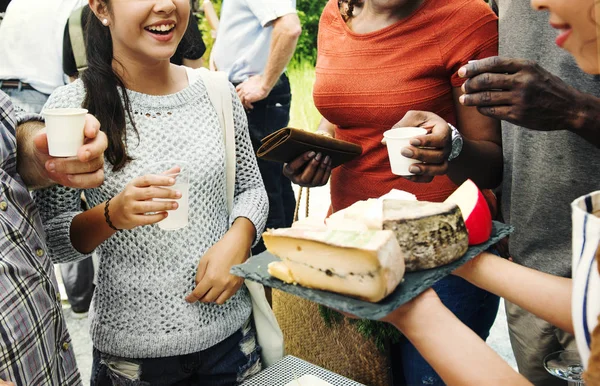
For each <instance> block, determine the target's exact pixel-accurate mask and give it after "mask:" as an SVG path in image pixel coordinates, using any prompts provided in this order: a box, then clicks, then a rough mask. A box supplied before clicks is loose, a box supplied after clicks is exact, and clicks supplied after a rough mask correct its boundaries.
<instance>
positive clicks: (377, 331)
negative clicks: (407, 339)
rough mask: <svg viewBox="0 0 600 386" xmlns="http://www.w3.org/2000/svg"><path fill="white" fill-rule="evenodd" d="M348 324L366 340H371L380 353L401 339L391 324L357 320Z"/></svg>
mask: <svg viewBox="0 0 600 386" xmlns="http://www.w3.org/2000/svg"><path fill="white" fill-rule="evenodd" d="M350 323H352V324H354V325H355V326H356V329H357V330H358V332H359V333H360V334H361V335H362V336H364V337H365V338H367V339H372V340H373V342H374V343H375V346H377V348H378V349H379V350H380V351H382V352H383V351H385V348H386V346H387V345H389V344H396V343H398V342H400V340H401V339H402V334H401V333H400V331H398V330H397V329H396V328H395V327H394V326H392V325H391V324H387V323H384V322H377V321H374V320H366V319H364V320H363V319H357V320H351V321H350Z"/></svg>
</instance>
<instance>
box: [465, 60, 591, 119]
mask: <svg viewBox="0 0 600 386" xmlns="http://www.w3.org/2000/svg"><path fill="white" fill-rule="evenodd" d="M458 75H459V76H461V77H463V78H468V79H467V81H466V82H465V83H464V84H463V86H462V90H463V92H464V93H465V95H462V96H461V97H460V99H459V100H460V103H462V104H463V105H465V106H476V107H477V109H478V110H479V112H480V113H481V114H483V115H487V116H489V117H493V118H496V119H501V120H504V121H508V122H511V123H513V124H515V125H517V126H522V127H527V128H529V129H533V130H540V131H552V130H568V129H571V128H573V127H574V125H575V124H576V122H577V119H578V118H579V114H578V112H577V110H576V106H577V103H576V102H575V101H576V100H577V99H578V98H579V96H580V94H581V93H580V92H579V91H577V90H576V89H574V88H573V87H571V86H569V85H567V84H566V83H565V82H563V81H562V80H561V79H560V78H558V77H556V76H554V75H552V74H551V73H549V72H548V71H546V70H544V69H543V68H542V67H540V66H539V65H538V64H537V63H535V62H534V61H531V60H524V59H509V58H502V57H497V56H496V57H491V58H486V59H481V60H477V61H473V62H471V63H469V64H467V65H465V66H463V67H461V68H460V69H459V70H458Z"/></svg>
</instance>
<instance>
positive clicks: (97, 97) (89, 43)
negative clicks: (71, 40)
mask: <svg viewBox="0 0 600 386" xmlns="http://www.w3.org/2000/svg"><path fill="white" fill-rule="evenodd" d="M102 2H103V3H104V6H105V7H107V10H108V9H110V8H109V0H102ZM86 32H87V33H86V38H85V39H86V42H85V45H86V50H87V63H88V68H87V69H86V70H85V71H83V74H82V76H81V80H82V81H83V84H84V87H85V91H86V96H85V99H84V101H83V107H84V108H86V109H87V110H88V111H89V113H90V114H93V115H94V116H95V117H96V119H98V121H100V129H101V130H102V131H104V133H106V136H107V137H108V148H107V149H106V151H105V152H104V156H105V158H106V159H107V160H108V162H110V163H111V164H112V165H113V171H117V170H120V169H122V168H123V167H124V166H125V165H126V164H127V162H128V161H130V160H131V159H132V158H131V157H130V156H129V155H128V154H127V144H126V142H127V129H126V125H125V123H126V118H129V121H130V122H131V124H132V125H133V130H134V132H135V133H136V134H137V129H136V127H135V121H134V119H133V114H132V112H131V105H130V102H129V97H128V95H127V92H126V89H125V84H124V83H123V80H122V79H121V77H120V76H119V75H118V74H117V73H116V72H115V70H114V69H113V59H114V58H113V44H112V37H111V34H110V29H109V28H108V27H106V26H104V25H102V23H101V22H100V20H98V18H97V17H96V15H95V14H94V13H93V12H90V13H89V16H88V21H87V31H86ZM119 88H120V89H121V90H122V97H123V99H122V100H121V93H120V92H119Z"/></svg>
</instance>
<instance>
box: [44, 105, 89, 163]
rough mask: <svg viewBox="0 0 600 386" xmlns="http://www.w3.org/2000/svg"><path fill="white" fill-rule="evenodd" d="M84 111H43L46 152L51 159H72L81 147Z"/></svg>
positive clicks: (85, 111)
mask: <svg viewBox="0 0 600 386" xmlns="http://www.w3.org/2000/svg"><path fill="white" fill-rule="evenodd" d="M87 112H88V111H87V110H86V109H45V110H44V111H42V115H43V116H44V120H45V121H46V134H47V135H48V152H49V154H50V155H51V156H52V157H73V156H76V155H77V151H78V150H79V148H80V147H81V146H83V140H84V134H83V128H84V126H85V115H86V114H87Z"/></svg>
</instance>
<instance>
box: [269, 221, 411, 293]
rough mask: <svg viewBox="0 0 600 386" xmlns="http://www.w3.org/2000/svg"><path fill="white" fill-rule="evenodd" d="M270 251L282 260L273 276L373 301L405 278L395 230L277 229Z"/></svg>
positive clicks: (273, 267)
mask: <svg viewBox="0 0 600 386" xmlns="http://www.w3.org/2000/svg"><path fill="white" fill-rule="evenodd" d="M263 240H264V242H265V245H266V247H267V250H268V251H269V252H271V253H272V254H274V255H276V256H278V257H279V258H281V262H273V263H271V264H269V268H268V270H269V274H271V275H272V276H274V277H276V278H278V279H280V280H282V281H284V282H286V283H293V284H299V285H301V286H303V287H307V288H315V289H321V290H326V291H332V292H337V293H340V294H345V295H349V296H353V297H357V298H359V299H363V300H367V301H370V302H378V301H380V300H381V299H383V298H384V297H386V296H387V295H389V294H390V293H391V292H392V291H393V290H394V289H395V288H396V286H397V285H398V284H399V283H400V281H401V280H402V277H403V276H404V256H403V255H402V253H401V251H400V248H399V246H398V242H397V241H396V238H395V236H394V233H393V232H391V231H366V232H355V231H337V230H327V231H311V230H306V229H294V228H284V229H273V230H269V231H267V232H265V233H263Z"/></svg>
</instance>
